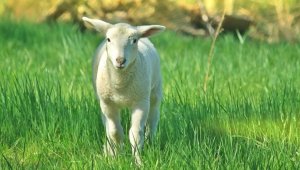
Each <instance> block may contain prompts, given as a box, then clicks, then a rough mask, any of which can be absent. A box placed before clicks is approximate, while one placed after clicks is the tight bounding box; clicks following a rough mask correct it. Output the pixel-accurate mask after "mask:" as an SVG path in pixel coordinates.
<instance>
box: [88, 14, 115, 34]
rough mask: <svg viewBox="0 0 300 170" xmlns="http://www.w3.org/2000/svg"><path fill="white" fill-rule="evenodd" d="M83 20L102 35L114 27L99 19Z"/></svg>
mask: <svg viewBox="0 0 300 170" xmlns="http://www.w3.org/2000/svg"><path fill="white" fill-rule="evenodd" d="M82 20H83V21H84V22H85V23H88V24H90V25H91V26H92V27H94V28H95V29H96V30H97V31H99V32H102V33H106V31H107V30H108V29H109V28H110V27H111V26H112V24H110V23H107V22H104V21H102V20H99V19H91V18H87V17H82Z"/></svg>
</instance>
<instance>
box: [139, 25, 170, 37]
mask: <svg viewBox="0 0 300 170" xmlns="http://www.w3.org/2000/svg"><path fill="white" fill-rule="evenodd" d="M165 29H166V27H165V26H162V25H143V26H138V27H137V30H138V33H139V35H140V37H149V36H152V35H154V34H156V33H159V32H162V31H164V30H165Z"/></svg>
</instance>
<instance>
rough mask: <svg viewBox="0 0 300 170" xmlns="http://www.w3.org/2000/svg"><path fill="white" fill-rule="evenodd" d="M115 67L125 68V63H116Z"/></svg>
mask: <svg viewBox="0 0 300 170" xmlns="http://www.w3.org/2000/svg"><path fill="white" fill-rule="evenodd" d="M116 68H117V69H120V70H121V69H124V68H125V63H124V64H120V65H116Z"/></svg>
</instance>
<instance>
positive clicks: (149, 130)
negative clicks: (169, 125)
mask: <svg viewBox="0 0 300 170" xmlns="http://www.w3.org/2000/svg"><path fill="white" fill-rule="evenodd" d="M159 107H160V99H159V98H155V99H153V100H152V101H151V104H150V110H149V115H148V120H147V127H146V139H147V140H149V142H152V140H153V138H154V135H155V133H156V130H157V125H158V121H159V115H160V111H159Z"/></svg>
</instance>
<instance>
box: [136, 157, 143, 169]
mask: <svg viewBox="0 0 300 170" xmlns="http://www.w3.org/2000/svg"><path fill="white" fill-rule="evenodd" d="M134 163H135V165H136V166H137V167H143V166H144V164H143V161H142V159H141V157H140V156H135V157H134Z"/></svg>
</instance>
